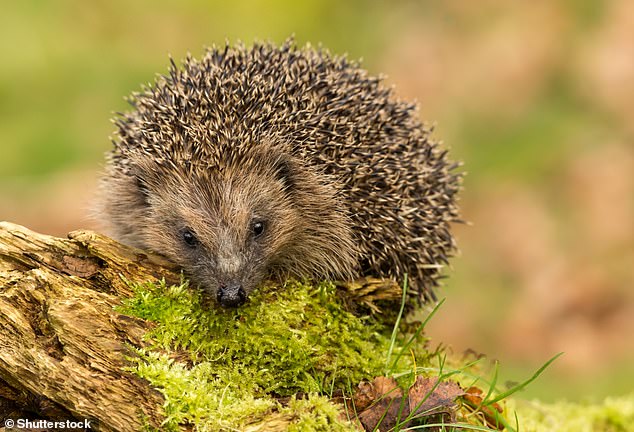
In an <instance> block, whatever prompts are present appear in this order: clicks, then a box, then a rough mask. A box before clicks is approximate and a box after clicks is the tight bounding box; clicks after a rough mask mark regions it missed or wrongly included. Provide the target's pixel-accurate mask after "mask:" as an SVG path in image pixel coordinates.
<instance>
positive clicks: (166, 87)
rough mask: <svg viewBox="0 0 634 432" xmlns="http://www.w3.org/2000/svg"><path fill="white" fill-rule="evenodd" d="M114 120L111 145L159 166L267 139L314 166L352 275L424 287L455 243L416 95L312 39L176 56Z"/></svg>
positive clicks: (121, 155) (450, 179)
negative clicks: (346, 223)
mask: <svg viewBox="0 0 634 432" xmlns="http://www.w3.org/2000/svg"><path fill="white" fill-rule="evenodd" d="M130 103H131V104H132V105H133V107H134V108H135V109H134V111H133V112H131V113H128V114H122V115H121V116H120V117H119V118H118V119H116V120H115V121H116V124H117V127H118V137H117V138H116V139H115V151H114V152H113V154H112V155H111V158H112V161H113V164H115V165H118V166H119V167H120V168H124V166H125V164H126V161H127V160H129V159H130V158H131V157H133V156H134V155H135V154H149V155H151V156H152V157H153V158H154V159H155V160H156V161H157V163H159V164H161V165H167V166H183V165H188V164H191V165H196V166H201V165H202V166H208V167H211V168H213V167H217V166H222V165H224V164H225V163H228V162H230V161H229V160H228V159H232V158H248V156H249V154H250V152H252V149H253V148H254V146H258V144H259V143H261V142H263V141H267V142H275V143H278V144H279V145H280V146H282V147H284V149H285V151H288V152H290V153H292V154H293V155H294V156H296V157H299V158H301V159H302V160H304V161H305V163H306V164H308V165H310V166H312V167H316V168H317V169H318V170H319V171H320V172H322V173H323V178H324V182H329V183H331V184H333V185H334V187H335V188H336V190H337V191H338V193H339V198H340V200H341V202H342V203H343V204H344V206H346V208H345V209H344V210H345V211H346V212H347V214H348V216H349V218H350V219H351V221H352V226H353V229H354V233H353V235H354V237H355V238H356V239H357V241H358V244H359V250H360V252H361V256H360V262H359V267H358V268H357V269H354V270H355V271H356V272H357V273H358V274H359V275H374V276H389V277H395V278H397V279H402V277H403V274H404V273H408V274H409V279H410V282H411V286H412V287H413V288H415V290H417V291H418V292H419V293H420V294H421V295H422V296H424V297H430V296H431V295H432V291H431V287H432V286H434V285H435V284H436V279H437V277H438V273H439V268H440V266H441V265H442V264H444V263H446V262H447V257H448V256H449V255H451V253H452V252H453V250H454V242H453V239H452V236H451V234H450V232H449V224H450V222H452V221H454V220H456V218H457V209H456V203H455V199H456V198H455V195H456V193H457V191H458V190H459V188H460V186H459V184H460V175H459V174H457V173H455V172H453V170H454V168H455V166H456V165H455V164H452V163H451V162H450V161H448V160H447V158H446V152H445V151H443V150H441V149H440V148H439V147H438V146H437V144H436V143H434V142H432V141H431V140H430V138H429V131H428V130H426V129H425V128H424V127H423V125H422V124H421V122H420V121H419V119H418V116H417V110H416V107H415V105H414V104H410V103H406V102H403V101H400V100H398V99H397V98H396V97H395V96H394V95H393V93H392V91H391V89H389V88H386V87H384V86H383V85H382V84H381V79H380V78H375V77H370V76H368V74H367V72H366V71H364V70H363V69H360V68H359V66H358V64H357V63H354V62H350V61H348V60H347V59H346V58H344V57H336V56H332V55H330V54H329V53H328V52H326V51H324V50H321V49H314V48H311V47H305V48H301V49H300V48H296V47H295V46H294V44H293V42H292V41H287V42H286V43H285V44H283V45H282V46H275V45H272V44H267V43H256V44H255V45H254V46H253V47H251V48H246V47H244V46H242V45H238V46H236V47H230V46H228V45H227V46H226V47H224V48H223V49H220V48H211V49H209V50H208V51H207V53H206V54H205V55H204V57H203V58H202V59H201V60H195V59H193V58H191V57H188V58H187V59H186V60H185V61H184V64H183V65H182V67H177V66H176V65H175V64H174V63H173V62H172V66H171V68H170V70H169V74H168V75H166V76H161V77H159V78H158V79H157V81H156V83H155V84H154V85H152V86H149V87H147V88H144V89H143V91H142V92H140V93H137V94H134V95H133V97H132V98H131V100H130Z"/></svg>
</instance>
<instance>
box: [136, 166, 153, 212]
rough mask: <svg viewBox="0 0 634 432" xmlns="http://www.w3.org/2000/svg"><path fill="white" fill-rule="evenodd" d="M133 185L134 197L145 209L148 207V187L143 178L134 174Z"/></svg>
mask: <svg viewBox="0 0 634 432" xmlns="http://www.w3.org/2000/svg"><path fill="white" fill-rule="evenodd" d="M134 184H135V186H136V192H137V193H136V195H137V198H138V200H139V201H140V202H141V203H142V204H143V205H144V206H145V207H149V206H150V188H149V187H148V184H147V182H146V181H145V180H143V178H142V177H141V175H139V174H135V175H134Z"/></svg>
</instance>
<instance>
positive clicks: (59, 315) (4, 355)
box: [0, 222, 180, 431]
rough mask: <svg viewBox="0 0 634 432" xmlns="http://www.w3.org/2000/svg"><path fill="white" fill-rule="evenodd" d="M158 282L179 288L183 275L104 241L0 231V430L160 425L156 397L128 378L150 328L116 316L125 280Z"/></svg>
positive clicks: (92, 236) (126, 291)
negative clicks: (15, 425)
mask: <svg viewBox="0 0 634 432" xmlns="http://www.w3.org/2000/svg"><path fill="white" fill-rule="evenodd" d="M161 278H165V279H166V280H168V281H172V282H177V281H178V280H179V279H180V273H179V271H178V269H177V268H175V267H174V266H173V265H172V264H170V263H169V262H167V261H166V260H165V259H163V258H161V257H159V256H156V255H152V254H148V253H145V252H142V251H139V250H135V249H132V248H128V247H126V246H123V245H121V244H119V243H116V242H114V241H113V240H110V239H108V238H107V237H104V236H102V235H99V234H96V233H93V232H89V231H75V232H72V233H70V234H69V235H68V239H61V238H55V237H51V236H47V235H42V234H37V233H35V232H32V231H29V230H28V229H26V228H24V227H21V226H19V225H14V224H11V223H7V222H2V223H0V420H6V419H13V420H15V419H17V418H27V419H41V418H44V419H51V420H60V421H66V420H88V421H90V422H91V428H92V429H96V430H103V431H137V430H140V429H142V428H143V426H144V423H145V424H146V425H150V426H154V427H157V426H158V425H160V422H161V416H162V413H161V406H162V395H161V394H160V393H159V392H157V391H156V390H154V389H152V388H151V387H150V386H149V385H148V384H147V383H146V382H144V381H142V380H141V379H139V378H138V377H136V376H134V375H132V374H130V373H127V372H125V367H126V365H127V360H126V356H128V355H130V354H131V347H141V346H143V341H142V335H143V334H144V332H145V331H146V330H147V327H148V324H147V323H145V322H144V321H143V320H139V319H134V318H131V317H128V316H124V315H121V314H119V313H117V311H116V310H115V306H117V305H118V304H120V301H119V299H120V297H122V296H128V295H130V288H129V286H128V284H127V283H126V282H125V280H124V279H127V280H130V281H138V282H144V281H148V280H150V281H151V280H159V279H161ZM3 417H4V418H3ZM3 423H4V422H3ZM0 424H2V423H0Z"/></svg>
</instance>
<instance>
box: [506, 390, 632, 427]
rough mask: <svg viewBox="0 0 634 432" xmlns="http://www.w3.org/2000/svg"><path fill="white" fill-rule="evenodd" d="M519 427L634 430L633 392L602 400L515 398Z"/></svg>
mask: <svg viewBox="0 0 634 432" xmlns="http://www.w3.org/2000/svg"><path fill="white" fill-rule="evenodd" d="M515 405H516V409H517V413H518V418H519V420H520V424H521V426H522V430H524V431H526V432H532V431H535V432H537V431H544V430H556V431H560V432H630V431H634V393H633V394H631V395H629V396H624V397H619V398H606V399H605V400H604V401H603V402H601V403H597V404H595V403H571V402H558V403H554V404H545V403H542V402H539V401H532V402H522V401H515Z"/></svg>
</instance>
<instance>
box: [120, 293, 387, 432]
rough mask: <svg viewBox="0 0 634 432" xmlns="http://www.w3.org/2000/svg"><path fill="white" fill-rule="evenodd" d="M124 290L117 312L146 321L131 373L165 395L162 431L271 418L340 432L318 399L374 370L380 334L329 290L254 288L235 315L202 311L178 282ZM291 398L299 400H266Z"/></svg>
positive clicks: (381, 349)
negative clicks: (129, 294)
mask: <svg viewBox="0 0 634 432" xmlns="http://www.w3.org/2000/svg"><path fill="white" fill-rule="evenodd" d="M133 288H134V291H135V295H134V297H133V298H131V299H128V300H126V301H125V306H124V307H123V309H122V312H124V313H127V314H130V315H134V316H137V317H140V318H144V319H147V320H150V321H153V322H155V323H156V326H155V327H154V328H153V329H152V330H151V331H150V332H149V333H148V334H147V335H146V336H147V340H148V341H150V342H151V344H152V345H151V348H149V349H145V350H142V351H140V352H139V358H138V359H137V361H136V366H135V368H134V372H135V373H137V374H138V375H139V376H141V377H143V378H145V379H147V380H148V381H149V382H150V383H151V384H152V385H153V386H155V387H157V388H159V389H160V390H161V391H162V392H163V394H164V395H165V398H166V406H165V410H166V414H167V418H166V421H165V427H166V428H167V429H175V428H176V427H177V425H178V424H183V423H193V424H196V427H197V430H201V431H205V430H218V429H223V428H238V429H240V428H244V427H245V426H246V425H248V424H252V423H253V422H257V420H258V418H262V417H263V416H265V415H269V414H271V413H276V415H281V416H283V417H284V416H285V417H284V418H285V419H286V420H288V421H290V425H294V426H293V427H297V428H298V429H297V430H324V427H326V426H324V422H327V424H328V427H326V429H328V430H346V429H349V428H350V427H351V425H350V424H349V423H347V422H346V421H345V419H340V418H339V417H337V416H336V415H335V413H337V412H339V410H338V407H336V406H335V405H333V404H332V403H330V402H328V399H327V398H324V397H321V396H318V395H329V394H330V393H331V392H332V390H333V389H349V388H351V387H354V386H356V384H357V383H359V382H360V381H361V380H362V379H371V378H373V377H374V376H377V375H380V374H382V373H383V372H384V370H383V368H384V367H385V353H387V351H388V347H389V343H390V340H389V338H388V337H387V336H385V334H389V329H386V328H385V327H383V326H382V325H381V324H378V323H376V322H374V321H372V320H371V319H369V318H363V317H361V318H360V317H357V316H355V315H353V314H351V313H350V312H348V311H346V309H345V307H344V305H343V303H342V302H341V301H339V299H338V297H337V295H336V293H335V288H334V286H333V285H331V284H327V283H325V284H320V285H318V286H316V287H313V286H311V285H308V284H303V283H299V282H289V283H287V284H286V285H285V286H283V287H274V286H267V287H263V288H262V289H260V290H258V292H257V293H254V295H252V297H251V299H250V301H249V302H248V304H246V305H244V306H243V307H241V308H239V309H221V308H216V307H214V306H205V305H204V304H203V302H202V300H201V298H200V295H199V294H198V293H197V292H196V290H190V289H188V287H187V284H183V285H181V286H171V287H168V286H165V285H164V284H161V285H153V284H144V285H135V286H133ZM386 330H388V331H386ZM297 393H300V394H305V395H308V397H307V399H303V400H295V399H291V402H289V403H288V405H285V406H282V404H280V403H279V401H278V399H276V398H274V397H273V396H271V395H278V396H292V395H295V394H297ZM291 412H292V413H293V415H292V416H291V415H290V413H291ZM289 427H290V426H289Z"/></svg>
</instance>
